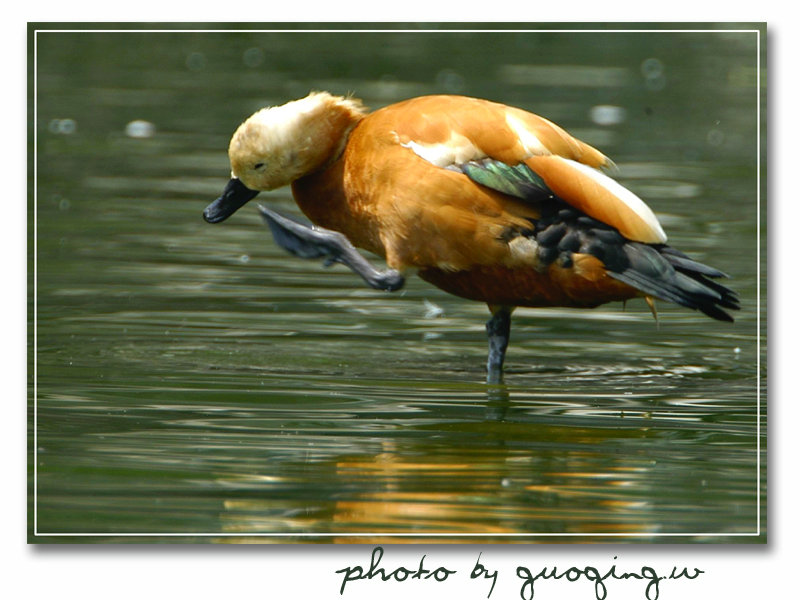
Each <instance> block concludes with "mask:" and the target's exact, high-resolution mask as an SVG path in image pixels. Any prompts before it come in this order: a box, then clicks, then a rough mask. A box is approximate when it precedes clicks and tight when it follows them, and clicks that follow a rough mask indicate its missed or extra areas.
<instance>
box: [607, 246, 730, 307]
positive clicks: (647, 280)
mask: <svg viewBox="0 0 800 600" xmlns="http://www.w3.org/2000/svg"><path fill="white" fill-rule="evenodd" d="M622 251H623V252H624V254H625V257H626V258H627V260H623V261H619V262H618V265H615V266H617V268H616V269H615V268H614V266H611V267H609V266H608V265H607V272H608V274H609V275H610V276H611V277H613V278H614V279H617V280H619V281H621V282H623V283H626V284H628V285H630V286H631V287H634V288H636V289H637V290H640V291H642V292H644V293H645V294H647V295H648V296H653V297H655V298H659V299H661V300H666V301H668V302H674V303H675V304H680V305H681V306H686V307H688V308H693V309H696V310H699V311H700V312H702V313H703V314H705V315H708V316H709V317H711V318H712V319H717V320H719V321H729V322H730V321H733V317H731V316H730V315H729V314H728V313H727V312H725V311H724V310H723V309H724V308H727V309H730V310H739V297H738V295H737V294H736V292H734V291H733V290H731V289H729V288H727V287H725V286H724V285H721V284H719V283H717V282H715V281H711V279H709V278H714V279H716V278H719V277H727V275H725V273H723V272H721V271H718V270H717V269H714V268H712V267H709V266H708V265H704V264H702V263H699V262H697V261H694V260H692V259H691V258H689V257H688V256H686V255H685V254H683V253H682V252H680V251H678V250H675V249H674V248H672V247H670V246H667V245H666V244H643V243H639V242H630V241H629V242H627V243H626V244H624V245H623V247H622ZM619 267H622V268H619Z"/></svg>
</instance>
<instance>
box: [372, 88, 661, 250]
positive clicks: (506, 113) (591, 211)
mask: <svg viewBox="0 0 800 600" xmlns="http://www.w3.org/2000/svg"><path fill="white" fill-rule="evenodd" d="M388 110H390V111H397V113H396V114H397V119H396V121H395V126H394V129H393V132H394V134H395V135H396V138H397V139H396V141H397V142H399V143H400V145H402V146H404V147H405V148H408V149H410V150H412V151H413V152H414V153H415V154H417V155H418V156H419V157H421V158H422V159H424V160H426V161H427V162H429V163H432V164H434V165H436V166H439V167H442V168H446V169H450V170H460V171H462V172H463V173H464V174H466V175H467V176H468V177H469V178H470V179H472V180H473V181H475V182H477V183H480V184H481V185H484V186H487V187H489V188H491V189H494V190H497V191H499V192H503V193H505V194H508V195H510V196H513V197H516V198H520V199H522V200H526V201H531V202H533V201H536V202H539V201H541V200H542V199H543V198H546V197H547V196H555V197H558V198H560V199H561V200H563V201H564V202H566V203H567V204H569V205H571V206H572V207H574V208H576V209H578V210H579V211H581V212H583V213H585V214H587V215H589V216H590V217H593V218H595V219H597V220H598V221H601V222H603V223H605V224H606V225H610V226H611V227H614V228H615V229H617V230H618V231H619V232H620V233H622V235H623V236H625V237H626V238H628V239H630V240H633V241H639V242H645V243H664V242H665V241H666V239H667V236H666V235H665V234H664V231H663V229H662V228H661V225H660V224H659V222H658V219H657V218H656V216H655V214H653V211H652V210H651V209H650V208H649V207H648V206H647V205H646V204H645V203H644V202H643V201H642V200H641V199H640V198H639V197H638V196H636V195H635V194H634V193H633V192H631V191H629V190H627V189H626V188H624V187H623V186H621V185H620V184H619V183H617V182H616V181H615V180H613V179H612V178H610V177H608V176H607V175H605V174H604V173H602V172H601V171H599V170H598V169H600V168H607V167H611V166H613V163H612V162H611V160H610V159H608V158H607V157H606V156H605V155H604V154H603V153H601V152H600V151H599V150H597V149H596V148H593V147H592V146H590V145H588V144H586V143H584V142H582V141H580V140H578V139H577V138H574V137H572V136H571V135H570V134H569V133H567V132H566V131H565V130H563V129H562V128H561V127H559V126H558V125H556V124H554V123H552V122H551V121H548V120H547V119H544V118H542V117H539V116H537V115H534V114H532V113H529V112H526V111H523V110H520V109H517V108H513V107H509V106H505V105H503V104H497V103H494V102H488V101H485V100H477V99H473V98H463V97H459V96H427V97H423V98H417V99H414V100H411V101H407V102H405V103H400V104H398V105H394V106H393V107H389V109H388Z"/></svg>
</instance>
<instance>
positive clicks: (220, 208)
mask: <svg viewBox="0 0 800 600" xmlns="http://www.w3.org/2000/svg"><path fill="white" fill-rule="evenodd" d="M257 195H258V192H257V191H255V190H251V189H250V188H248V187H245V185H244V184H243V183H242V182H241V181H239V179H237V178H236V177H233V178H232V179H231V180H230V181H229V182H228V185H226V186H225V189H224V190H223V191H222V196H220V197H219V198H217V199H216V200H214V201H213V202H212V203H211V204H209V205H208V206H207V207H206V209H205V210H204V211H203V218H204V219H205V220H206V221H207V222H208V223H220V222H222V221H224V220H225V219H227V218H228V217H230V216H231V215H232V214H233V213H235V212H236V211H237V210H239V209H240V208H242V207H243V206H244V205H245V204H247V202H248V201H249V200H252V199H253V198H255V197H256V196H257Z"/></svg>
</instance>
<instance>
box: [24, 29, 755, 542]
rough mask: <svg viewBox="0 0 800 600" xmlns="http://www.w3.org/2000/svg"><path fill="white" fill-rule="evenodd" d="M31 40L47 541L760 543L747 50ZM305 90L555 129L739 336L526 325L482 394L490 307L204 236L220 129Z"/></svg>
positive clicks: (554, 316) (133, 34)
mask: <svg viewBox="0 0 800 600" xmlns="http://www.w3.org/2000/svg"><path fill="white" fill-rule="evenodd" d="M35 42H36V51H37V62H36V84H37V88H36V89H37V95H36V103H37V104H36V108H37V110H36V114H35V117H36V128H35V131H32V134H35V140H36V150H37V154H36V167H37V173H36V174H37V177H36V180H35V184H36V196H35V202H34V203H32V204H31V205H30V206H31V209H30V222H31V232H30V233H31V254H30V261H31V264H30V267H31V268H30V269H29V271H30V273H31V276H32V277H31V281H30V286H31V287H30V308H31V312H30V317H29V318H30V320H31V327H30V331H31V336H32V337H31V353H30V361H31V369H30V372H31V375H32V379H31V407H32V410H31V423H30V428H31V429H30V433H31V442H32V444H33V442H34V441H35V446H33V445H32V446H31V450H32V452H34V454H32V458H33V461H32V462H31V463H30V466H31V487H30V489H31V492H32V495H31V508H32V511H31V523H30V525H29V531H30V532H31V539H32V540H33V541H101V542H106V541H143V540H144V541H202V542H210V541H325V542H328V541H340V542H347V541H365V540H390V541H467V540H472V541H474V540H481V541H585V540H593V541H620V540H624V541H646V542H675V541H703V542H717V541H726V542H753V541H763V536H762V537H756V536H754V535H753V534H755V533H756V532H758V531H759V525H760V526H761V529H760V530H761V531H763V530H764V522H763V520H764V518H765V512H766V511H765V510H764V505H763V502H764V497H763V484H764V482H765V481H766V463H765V461H764V460H763V459H764V455H763V453H764V452H765V451H766V439H765V438H764V437H763V432H765V430H766V428H765V423H766V408H765V405H762V406H761V411H760V414H759V411H758V406H757V391H758V389H757V388H758V385H759V384H760V385H761V386H762V390H761V391H762V394H761V400H762V402H764V401H765V395H764V393H763V391H764V389H765V385H766V384H765V378H766V370H765V369H766V361H765V360H764V356H763V353H764V352H765V348H764V344H763V341H762V344H761V345H760V352H761V353H762V356H761V357H760V358H761V362H760V367H761V371H759V343H758V342H759V340H758V329H757V327H758V322H757V319H758V317H759V313H758V311H759V309H760V310H761V311H762V313H761V315H760V317H761V319H762V321H761V332H762V333H764V332H765V331H766V326H765V320H764V319H765V314H764V310H765V303H764V302H763V298H762V302H761V303H759V301H758V300H759V299H758V295H757V294H758V278H759V277H761V290H765V289H766V286H765V281H766V280H765V277H766V273H765V269H764V268H761V269H760V270H759V269H758V263H757V250H758V244H759V241H758V239H757V221H758V219H759V215H758V212H757V205H756V198H757V187H758V181H757V170H756V166H757V165H756V159H757V146H756V143H757V125H758V112H757V104H756V102H757V93H758V89H757V84H758V80H757V70H756V68H757V55H756V51H757V48H756V36H755V34H754V33H749V34H747V33H730V32H716V33H709V32H702V33H701V32H697V33H681V34H678V33H612V32H608V33H602V32H601V33H590V32H583V33H565V32H556V31H553V32H540V33H501V32H494V33H455V32H448V33H435V32H426V31H420V32H415V33H388V32H387V33H356V32H349V33H301V32H283V33H281V32H272V33H269V32H216V33H209V32H200V31H196V32H183V33H176V32H171V33H168V32H149V33H146V32H137V31H129V32H114V33H102V32H73V33H66V32H59V33H57V32H40V33H39V34H37V36H36V40H35ZM478 50H479V51H478ZM311 89H326V90H329V91H331V92H333V93H347V92H353V93H355V94H356V95H357V96H359V97H361V98H362V99H363V100H364V101H365V103H366V104H367V105H369V106H371V107H373V108H377V107H380V106H383V105H385V104H388V103H391V102H393V101H397V100H401V99H404V98H406V97H410V96H414V95H419V94H425V93H461V94H467V95H473V96H480V97H485V98H490V99H493V100H498V101H502V102H506V103H509V104H514V105H517V106H520V107H522V108H526V109H529V110H533V111H535V112H537V113H539V114H541V115H543V116H545V117H547V118H550V119H552V120H554V121H556V122H558V123H559V124H561V125H562V126H564V127H565V128H567V129H568V130H569V131H570V132H572V133H573V134H575V135H577V136H579V137H581V138H582V139H584V140H586V141H587V142H589V143H592V144H594V145H596V146H598V147H599V148H600V149H601V150H602V151H603V152H605V153H606V154H608V155H610V156H611V157H612V158H613V159H614V160H615V162H616V163H617V165H618V166H619V176H618V178H619V179H620V181H622V182H623V183H624V184H625V185H627V186H629V187H630V188H631V189H632V190H634V191H635V192H636V193H638V194H639V195H641V196H642V197H643V198H645V199H646V200H647V202H648V203H649V204H650V206H651V207H653V209H654V210H655V212H656V213H657V214H658V216H659V218H660V219H661V221H662V223H663V225H664V227H665V229H666V230H667V233H668V235H669V236H670V243H672V244H673V245H675V246H676V247H678V248H680V249H682V250H684V251H685V252H688V253H690V254H691V255H692V256H693V257H696V258H697V259H699V260H703V261H707V262H709V263H710V264H713V265H714V266H716V267H718V268H719V269H721V270H723V271H725V272H727V273H729V274H730V275H731V280H730V282H729V283H730V285H731V286H732V287H734V288H735V289H736V290H737V291H738V292H739V293H740V295H741V298H742V310H741V312H740V313H739V314H737V321H736V323H735V324H733V325H729V324H724V323H718V322H714V321H711V320H710V319H707V318H705V317H703V316H702V315H699V314H697V313H694V312H692V311H687V310H685V309H680V308H676V307H671V306H666V305H665V304H664V303H660V304H659V321H658V323H657V324H656V323H655V322H654V321H653V319H652V317H651V315H650V312H649V310H648V309H647V307H646V306H645V304H644V303H643V302H641V301H638V302H629V303H628V305H627V306H626V307H625V309H624V310H623V307H622V306H621V305H619V304H616V305H608V306H605V307H601V308H599V309H595V310H591V311H577V310H567V309H549V310H533V309H523V310H519V311H518V312H517V313H515V319H514V324H513V330H512V342H511V347H510V349H509V353H508V358H507V373H506V381H505V385H502V386H487V385H486V384H485V383H484V377H485V373H484V362H485V357H486V342H485V333H484V329H483V324H484V322H485V320H486V318H487V316H488V315H487V311H486V308H485V306H481V305H479V304H477V303H470V302H468V301H465V300H461V299H458V298H454V297H451V296H448V295H446V294H444V293H443V292H441V291H439V290H437V289H435V288H432V287H431V286H429V285H427V284H425V283H424V282H422V281H419V280H416V279H412V280H410V281H409V282H408V285H407V287H406V288H405V289H404V291H402V292H401V293H397V294H388V293H382V292H377V291H373V290H368V289H365V288H363V287H362V284H361V282H360V280H359V279H358V278H357V277H356V276H355V275H353V274H351V273H349V272H347V271H346V270H345V269H344V268H342V267H333V268H330V269H325V268H323V267H322V265H320V264H317V263H315V262H312V261H301V260H298V259H294V258H291V257H288V256H287V255H285V254H284V253H283V251H281V250H280V249H279V248H277V247H276V245H275V244H274V243H273V242H272V240H271V238H270V236H269V234H268V232H267V230H266V229H265V228H264V226H263V225H262V224H261V222H260V219H259V217H258V215H257V211H256V210H255V207H254V206H250V207H246V208H245V209H243V210H241V211H240V212H239V213H237V214H236V215H235V216H234V217H233V218H231V219H230V220H229V221H227V222H226V223H224V224H222V225H218V226H211V225H208V224H206V223H204V222H203V220H202V217H201V213H202V210H203V208H204V207H205V206H206V204H207V203H208V202H210V201H211V200H213V198H215V197H216V196H217V195H218V194H219V192H220V191H221V189H222V186H223V185H224V184H225V182H226V181H227V177H228V171H229V166H228V163H227V156H226V147H227V141H228V139H229V136H230V134H231V132H232V131H233V129H234V128H235V127H236V126H237V125H238V123H239V122H240V121H241V120H242V119H243V118H245V117H246V116H247V115H249V114H250V113H251V112H252V111H254V110H255V109H257V108H259V107H261V106H264V105H267V104H272V103H282V102H285V101H287V100H290V99H293V98H296V97H300V96H303V95H305V94H306V93H307V92H308V91H309V90H311ZM260 199H261V200H262V201H264V200H266V201H269V202H272V203H273V204H274V206H275V207H277V208H278V209H279V210H281V211H284V212H285V213H288V214H298V212H299V211H298V210H297V208H296V207H295V206H294V204H293V202H292V200H291V197H290V194H289V192H288V190H279V191H276V192H271V193H269V194H262V196H260ZM765 236H766V232H765V231H764V230H762V238H761V245H762V248H761V249H762V253H761V256H762V261H765V251H764V249H765V243H764V239H765ZM372 259H373V260H375V262H376V263H377V262H378V259H377V258H375V257H372ZM34 260H35V263H34ZM763 264H766V263H765V262H763ZM34 273H35V279H34V278H33V274H34ZM34 286H35V287H34ZM34 318H35V323H34V322H33V319H34ZM34 325H35V329H34ZM34 331H35V340H34V337H33V335H34ZM34 342H35V346H34ZM34 349H35V353H34V352H33V350H34ZM34 374H35V379H34V378H33V375H34ZM759 418H760V421H759ZM34 419H35V420H34ZM759 425H760V429H759ZM34 436H35V437H34ZM759 450H760V451H761V453H762V455H761V456H760V455H759ZM34 466H35V470H34ZM34 494H35V495H34ZM759 518H760V519H761V523H759ZM34 519H35V521H34ZM34 533H36V534H38V535H33V534H34ZM85 534H93V535H89V536H86V535H85ZM390 534H391V535H396V534H400V535H402V536H403V537H389V535H390ZM138 536H142V537H138ZM454 536H455V537H454Z"/></svg>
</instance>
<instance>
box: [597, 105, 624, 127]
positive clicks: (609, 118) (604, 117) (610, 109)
mask: <svg viewBox="0 0 800 600" xmlns="http://www.w3.org/2000/svg"><path fill="white" fill-rule="evenodd" d="M625 116H626V111H625V109H624V108H622V107H621V106H612V105H610V104H598V105H597V106H593V107H592V108H591V109H590V110H589V118H590V119H591V120H592V121H594V122H595V123H597V124H598V125H619V124H620V123H622V122H623V121H624V120H625Z"/></svg>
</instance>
